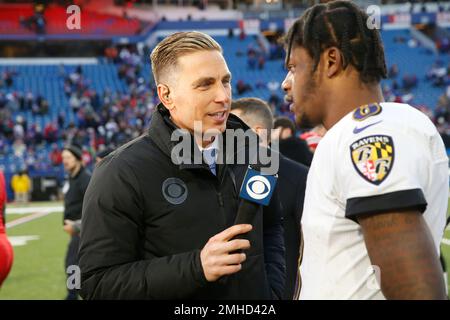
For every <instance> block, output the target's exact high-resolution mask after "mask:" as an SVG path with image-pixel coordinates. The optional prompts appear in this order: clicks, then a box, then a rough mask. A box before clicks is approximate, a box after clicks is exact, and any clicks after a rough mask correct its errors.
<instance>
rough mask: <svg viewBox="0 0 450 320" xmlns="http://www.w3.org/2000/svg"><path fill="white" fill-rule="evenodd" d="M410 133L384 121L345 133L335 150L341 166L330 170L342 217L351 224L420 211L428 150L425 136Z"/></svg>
mask: <svg viewBox="0 0 450 320" xmlns="http://www.w3.org/2000/svg"><path fill="white" fill-rule="evenodd" d="M373 122H374V121H371V122H368V123H369V124H370V123H373ZM366 125H367V123H366V122H363V123H362V124H361V125H359V128H361V127H362V128H364V126H366ZM356 128H358V125H356ZM413 131H414V130H412V131H409V130H408V129H407V127H406V126H403V127H401V126H395V125H393V123H392V122H391V123H390V122H389V121H386V119H385V120H383V121H379V123H376V124H375V125H373V126H370V127H367V130H363V131H360V132H359V131H358V130H356V132H357V134H355V133H354V132H355V130H354V129H351V128H350V130H349V133H351V135H348V136H346V139H343V141H345V143H343V144H345V145H341V147H340V148H339V151H338V155H339V157H338V158H339V159H342V161H343V165H342V167H341V168H339V169H337V171H336V172H337V177H336V178H337V179H338V181H340V182H339V184H340V192H341V195H340V196H341V199H342V201H343V202H344V203H345V204H346V206H345V208H346V209H345V216H346V217H347V218H349V219H352V220H354V221H357V219H356V218H357V217H358V216H359V215H363V214H377V213H383V212H388V211H395V210H402V209H414V210H418V211H420V212H422V213H423V212H424V211H425V209H426V207H427V201H426V199H425V195H424V187H425V186H426V185H427V183H428V178H429V174H428V173H429V172H428V167H429V164H430V155H429V146H428V145H427V143H426V141H427V138H426V137H424V136H421V135H420V134H419V132H413Z"/></svg>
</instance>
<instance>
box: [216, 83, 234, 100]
mask: <svg viewBox="0 0 450 320" xmlns="http://www.w3.org/2000/svg"><path fill="white" fill-rule="evenodd" d="M230 101H231V89H230V88H229V87H227V86H225V85H223V84H221V85H219V88H218V89H217V93H216V102H222V103H230Z"/></svg>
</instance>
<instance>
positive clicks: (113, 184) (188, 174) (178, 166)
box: [80, 32, 285, 299]
mask: <svg viewBox="0 0 450 320" xmlns="http://www.w3.org/2000/svg"><path fill="white" fill-rule="evenodd" d="M151 58H152V69H153V75H154V77H155V80H156V83H157V89H158V96H159V98H160V100H161V102H162V103H161V104H160V105H159V106H158V107H157V108H156V111H155V112H154V114H153V115H152V120H151V124H150V129H149V130H148V132H147V134H144V135H143V136H141V137H139V138H137V139H135V140H133V141H131V142H130V143H128V144H126V145H124V146H122V147H121V148H119V149H118V150H116V151H115V152H113V153H112V154H110V155H109V156H107V157H106V158H105V159H103V161H102V162H100V163H99V164H98V165H97V167H96V169H95V170H94V175H93V178H92V181H91V183H90V185H89V188H88V190H87V193H86V197H85V203H84V206H83V219H82V233H81V247H80V268H81V291H80V293H81V295H82V296H83V298H86V299H274V298H280V297H281V296H282V292H283V289H284V277H285V275H284V274H285V270H284V268H285V265H284V243H283V242H284V241H283V230H282V220H281V219H282V218H281V212H280V208H279V202H278V198H277V194H276V192H275V193H274V196H273V197H272V200H271V201H270V204H269V206H267V207H264V208H261V207H260V208H259V209H258V213H257V215H256V217H255V219H254V220H253V221H252V223H251V225H249V224H240V225H233V224H234V221H235V219H236V213H237V211H238V205H239V198H238V194H239V190H240V187H241V184H242V182H243V180H244V175H245V172H246V170H247V165H248V162H247V163H243V164H235V163H232V162H230V161H228V160H227V161H224V163H221V162H220V161H216V160H215V158H216V154H217V152H219V153H221V154H222V155H223V154H225V159H229V157H228V155H230V154H231V155H232V157H231V158H233V159H234V156H235V154H236V153H239V152H240V151H241V150H238V149H237V148H236V149H234V148H233V149H231V150H230V149H229V148H228V149H227V147H226V146H228V145H227V144H225V143H223V144H222V145H223V146H224V147H223V148H221V147H220V144H219V141H221V140H222V139H224V140H226V135H225V134H224V133H223V132H224V131H225V129H231V130H236V129H242V130H248V129H249V128H248V127H247V126H246V125H245V124H244V123H243V122H242V121H240V120H239V119H238V118H237V117H234V116H229V112H230V103H231V86H230V81H231V75H230V72H229V70H228V67H227V65H226V63H225V60H224V59H223V56H222V51H221V48H220V46H219V45H218V44H217V43H216V42H215V41H214V40H213V39H212V38H211V37H209V36H207V35H205V34H202V33H199V32H183V33H176V34H173V35H172V36H169V37H167V38H166V39H164V40H163V41H162V42H161V43H159V44H158V46H157V47H156V48H155V49H154V50H153V52H152V55H151ZM196 123H197V124H200V125H201V126H202V130H200V131H201V133H204V132H206V131H207V130H214V129H215V130H216V132H218V134H217V135H215V136H214V135H212V136H210V137H202V136H200V138H199V137H198V135H197V134H196V133H198V131H196V130H194V129H195V128H194V126H195V124H196ZM182 129H183V130H182ZM178 133H181V136H182V137H183V138H184V139H186V140H184V141H189V138H192V139H191V144H189V147H192V150H193V151H194V161H193V163H192V161H186V159H187V160H192V157H191V156H189V155H188V153H189V152H190V151H191V150H188V151H186V150H184V151H185V152H183V153H182V156H181V158H182V161H179V159H178V158H177V155H181V153H180V154H178V153H177V152H175V150H177V148H178V146H179V145H180V144H179V140H178V139H174V135H176V134H178ZM189 149H190V148H189ZM244 149H248V145H246V146H245V147H244ZM200 151H202V152H203V157H201V156H200V163H198V162H196V161H195V154H198V153H200ZM242 235H245V236H246V237H247V239H235V237H236V236H242Z"/></svg>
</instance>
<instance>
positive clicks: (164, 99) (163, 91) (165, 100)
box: [156, 84, 174, 110]
mask: <svg viewBox="0 0 450 320" xmlns="http://www.w3.org/2000/svg"><path fill="white" fill-rule="evenodd" d="M156 90H157V92H158V97H159V100H160V101H161V103H162V104H163V105H164V106H165V107H166V108H167V109H168V110H172V109H173V107H174V105H173V101H172V98H171V96H170V89H169V87H168V86H167V85H165V84H158V86H157V87H156Z"/></svg>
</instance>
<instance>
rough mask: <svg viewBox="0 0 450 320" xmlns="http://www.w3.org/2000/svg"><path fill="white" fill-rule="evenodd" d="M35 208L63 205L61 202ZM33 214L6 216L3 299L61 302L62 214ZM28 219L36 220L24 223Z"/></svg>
mask: <svg viewBox="0 0 450 320" xmlns="http://www.w3.org/2000/svg"><path fill="white" fill-rule="evenodd" d="M32 206H34V207H38V206H40V207H48V206H61V203H46V204H37V205H35V204H33V205H32ZM32 206H31V205H28V207H32ZM22 207H23V206H22ZM25 207H27V206H25ZM449 208H450V203H449ZM449 213H450V210H449ZM33 215H35V213H32V212H31V213H21V214H8V215H7V223H14V221H16V223H17V222H20V223H19V224H17V225H14V226H12V227H9V228H8V236H9V237H10V238H11V240H12V242H14V243H15V244H16V245H15V246H14V255H15V258H14V265H13V268H12V271H11V273H10V275H9V277H8V278H7V280H6V281H5V283H4V284H3V287H2V288H1V289H0V300H5V299H53V300H59V299H64V297H65V294H66V289H65V288H66V287H65V285H66V278H65V273H64V255H65V250H66V247H67V243H68V241H69V236H68V235H67V234H66V233H65V232H64V231H63V230H62V213H61V212H53V213H48V214H47V215H43V216H37V217H36V216H33ZM24 218H25V219H24ZM26 218H35V219H33V220H30V221H24V220H26ZM18 219H21V220H18ZM445 238H446V239H448V241H447V244H442V253H443V255H444V256H445V258H446V261H447V265H448V266H449V267H450V230H447V231H446V233H445ZM449 283H450V282H449Z"/></svg>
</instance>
